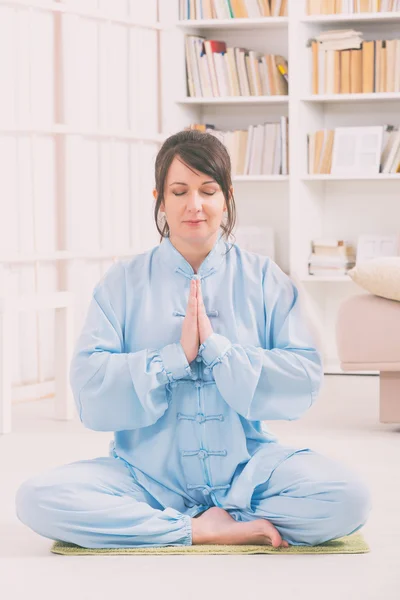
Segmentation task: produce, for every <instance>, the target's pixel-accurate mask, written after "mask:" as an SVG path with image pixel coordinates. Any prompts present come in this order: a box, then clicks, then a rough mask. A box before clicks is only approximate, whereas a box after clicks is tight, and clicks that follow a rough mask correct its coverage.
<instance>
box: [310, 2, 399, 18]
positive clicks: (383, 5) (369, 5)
mask: <svg viewBox="0 0 400 600" xmlns="http://www.w3.org/2000/svg"><path fill="white" fill-rule="evenodd" d="M396 11H400V0H307V14H309V15H338V14H342V13H344V14H353V13H371V12H372V13H374V12H396Z"/></svg>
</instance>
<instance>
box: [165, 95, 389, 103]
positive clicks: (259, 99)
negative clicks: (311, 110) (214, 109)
mask: <svg viewBox="0 0 400 600" xmlns="http://www.w3.org/2000/svg"><path fill="white" fill-rule="evenodd" d="M399 96H400V94H399ZM177 102H178V104H287V102H288V96H225V97H221V98H203V97H201V98H189V97H188V98H182V99H181V100H177Z"/></svg>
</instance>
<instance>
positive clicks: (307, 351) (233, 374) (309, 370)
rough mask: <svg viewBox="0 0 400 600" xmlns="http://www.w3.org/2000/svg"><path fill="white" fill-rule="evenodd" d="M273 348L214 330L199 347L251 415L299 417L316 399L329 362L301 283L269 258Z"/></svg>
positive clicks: (227, 394) (267, 302)
mask: <svg viewBox="0 0 400 600" xmlns="http://www.w3.org/2000/svg"><path fill="white" fill-rule="evenodd" d="M263 297H264V320H265V324H266V325H265V326H266V331H265V339H266V344H265V345H266V346H267V348H268V349H265V348H261V347H256V346H252V345H241V344H236V343H231V342H230V340H229V339H228V338H227V337H225V336H224V335H220V334H217V333H215V332H214V333H212V335H210V336H209V337H208V338H207V339H206V340H205V342H204V343H203V344H201V346H200V348H199V354H200V356H201V357H202V359H203V361H204V363H205V364H206V365H207V366H208V367H209V368H210V369H212V372H213V376H214V379H215V382H216V385H217V388H218V390H219V392H220V394H221V395H222V397H223V398H224V399H225V401H226V402H227V403H228V404H229V405H230V406H231V407H232V408H233V409H234V410H235V411H236V412H238V413H239V414H240V415H242V416H243V417H245V418H246V419H249V420H257V421H264V420H275V419H280V420H288V421H291V420H295V419H298V418H299V417H300V416H301V415H302V414H303V413H304V412H305V411H306V410H307V409H308V408H309V407H310V406H311V405H312V404H313V402H314V400H315V399H316V397H317V395H318V391H319V389H320V386H321V383H322V379H323V363H322V358H321V354H320V352H319V350H317V348H316V343H315V337H314V335H313V332H312V328H311V327H310V324H309V321H308V319H307V317H306V314H305V310H304V307H303V305H302V303H301V301H300V296H299V292H298V289H297V287H296V285H295V284H294V283H293V282H292V280H291V279H290V277H288V276H287V275H286V274H285V273H284V272H283V271H282V270H281V269H280V268H279V266H278V265H276V263H274V262H272V261H269V262H268V267H267V270H266V273H265V275H264V277H263Z"/></svg>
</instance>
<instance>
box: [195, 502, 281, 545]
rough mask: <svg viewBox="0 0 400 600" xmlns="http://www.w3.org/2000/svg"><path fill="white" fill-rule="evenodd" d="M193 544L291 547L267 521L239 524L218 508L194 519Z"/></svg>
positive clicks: (210, 509) (211, 509)
mask: <svg viewBox="0 0 400 600" xmlns="http://www.w3.org/2000/svg"><path fill="white" fill-rule="evenodd" d="M192 544H250V545H266V546H273V547H274V548H278V547H279V546H282V547H284V548H287V547H288V546H289V544H288V543H287V541H286V540H285V541H283V540H282V537H281V535H280V533H279V531H278V530H277V529H276V528H275V527H274V526H273V525H272V523H270V522H269V521H267V519H256V520H255V521H247V522H241V521H239V522H238V521H235V519H234V518H233V517H231V515H230V514H229V513H227V512H226V511H225V510H224V509H223V508H218V507H217V506H213V507H212V508H209V509H208V510H206V511H205V512H204V513H202V514H201V515H200V516H199V517H196V518H193V519H192Z"/></svg>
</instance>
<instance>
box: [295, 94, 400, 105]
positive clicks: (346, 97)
mask: <svg viewBox="0 0 400 600" xmlns="http://www.w3.org/2000/svg"><path fill="white" fill-rule="evenodd" d="M302 101H303V102H317V103H323V102H339V103H343V102H352V103H357V102H392V101H394V102H400V94H399V93H398V92H376V93H374V94H314V95H311V96H306V97H304V98H302Z"/></svg>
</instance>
